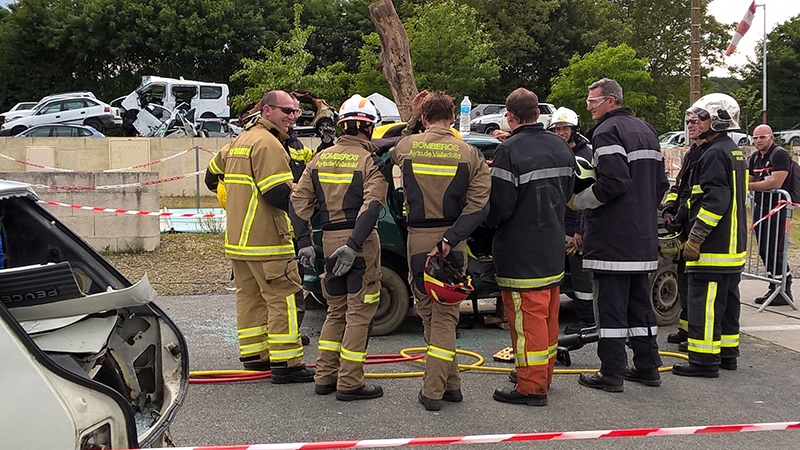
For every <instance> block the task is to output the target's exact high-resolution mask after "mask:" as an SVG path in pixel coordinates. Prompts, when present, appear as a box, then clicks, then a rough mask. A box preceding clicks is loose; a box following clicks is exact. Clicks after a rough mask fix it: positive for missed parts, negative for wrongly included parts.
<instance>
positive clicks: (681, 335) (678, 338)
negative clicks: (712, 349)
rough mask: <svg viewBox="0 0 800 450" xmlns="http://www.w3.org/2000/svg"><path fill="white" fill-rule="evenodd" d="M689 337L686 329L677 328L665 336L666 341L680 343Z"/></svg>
mask: <svg viewBox="0 0 800 450" xmlns="http://www.w3.org/2000/svg"><path fill="white" fill-rule="evenodd" d="M687 339H689V333H687V332H686V330H681V329H678V331H677V332H675V333H670V334H669V335H668V336H667V342H669V343H670V344H680V343H681V342H686V340H687Z"/></svg>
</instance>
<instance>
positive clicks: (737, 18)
mask: <svg viewBox="0 0 800 450" xmlns="http://www.w3.org/2000/svg"><path fill="white" fill-rule="evenodd" d="M752 1H753V0H713V1H712V2H711V4H710V5H709V6H708V12H709V13H710V14H711V15H713V16H714V17H716V19H717V21H718V22H721V23H733V22H735V23H739V22H741V20H742V19H743V18H744V15H745V13H746V12H747V8H749V7H750V3H752ZM763 4H766V10H767V16H766V18H767V33H769V32H770V31H772V30H773V29H774V28H775V27H776V26H777V25H780V24H782V23H784V22H786V21H787V20H789V19H791V18H792V17H795V16H797V15H798V14H800V1H798V0H756V5H763ZM763 37H764V8H761V7H757V8H756V15H755V17H754V18H753V23H752V24H751V25H750V30H748V31H747V34H745V35H744V37H743V38H742V40H740V41H739V45H738V46H737V47H736V52H735V53H734V54H733V55H731V56H729V57H727V58H726V59H725V63H726V64H727V65H728V66H741V65H744V64H745V63H747V58H748V57H749V58H750V59H755V55H756V48H755V47H756V44H757V43H758V41H759V39H762V38H763ZM758 52H759V53H760V52H761V50H760V49H759V50H758ZM767 60H769V55H767ZM711 75H712V76H727V75H728V71H727V69H714V70H712V71H711Z"/></svg>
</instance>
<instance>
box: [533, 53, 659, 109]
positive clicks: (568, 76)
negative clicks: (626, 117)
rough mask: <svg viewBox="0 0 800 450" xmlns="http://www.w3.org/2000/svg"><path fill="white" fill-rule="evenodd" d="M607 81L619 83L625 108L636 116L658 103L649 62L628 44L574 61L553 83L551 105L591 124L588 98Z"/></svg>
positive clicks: (574, 59) (576, 57) (579, 57)
mask: <svg viewBox="0 0 800 450" xmlns="http://www.w3.org/2000/svg"><path fill="white" fill-rule="evenodd" d="M604 77H605V78H613V79H615V80H617V82H619V84H620V85H621V86H622V89H623V92H624V100H623V104H624V105H625V106H629V107H631V109H633V111H634V112H635V113H639V111H641V110H643V109H645V108H647V107H649V106H652V105H655V104H656V103H657V101H658V100H657V98H656V97H655V96H654V95H653V94H652V93H651V92H652V89H653V79H652V77H651V76H650V74H649V73H648V72H647V60H646V59H644V58H637V57H636V52H635V51H634V50H633V49H632V48H631V47H629V46H628V45H627V44H620V45H617V46H614V47H611V46H609V45H608V44H606V43H605V42H603V43H601V44H600V45H598V46H597V48H595V50H594V51H592V52H590V53H587V54H586V55H583V56H577V55H576V56H573V57H572V58H571V59H570V61H569V65H568V66H567V67H565V68H564V69H562V70H561V71H560V73H559V75H558V76H556V77H555V78H554V79H553V85H552V90H551V92H550V96H549V97H548V101H550V102H551V103H554V104H556V105H563V106H566V107H568V108H571V109H573V110H574V111H575V112H577V113H578V114H579V115H580V116H581V119H582V122H583V123H585V124H589V123H591V115H590V114H589V112H588V111H587V110H586V94H587V93H588V88H589V85H590V84H592V83H593V82H595V81H597V80H599V79H601V78H604ZM639 116H640V117H642V118H643V119H644V120H649V118H648V117H646V116H642V115H641V114H640V115H639Z"/></svg>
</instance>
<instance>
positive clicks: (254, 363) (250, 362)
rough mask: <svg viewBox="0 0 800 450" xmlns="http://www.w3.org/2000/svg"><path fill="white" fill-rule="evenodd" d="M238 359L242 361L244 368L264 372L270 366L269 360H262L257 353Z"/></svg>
mask: <svg viewBox="0 0 800 450" xmlns="http://www.w3.org/2000/svg"><path fill="white" fill-rule="evenodd" d="M239 361H241V362H242V365H243V366H244V369H245V370H257V371H259V372H266V371H267V370H269V369H270V368H271V367H270V364H269V360H266V361H263V360H261V359H259V357H258V355H256V356H248V357H246V358H239Z"/></svg>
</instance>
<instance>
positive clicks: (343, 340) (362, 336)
mask: <svg viewBox="0 0 800 450" xmlns="http://www.w3.org/2000/svg"><path fill="white" fill-rule="evenodd" d="M352 233H353V230H336V231H324V232H323V233H322V249H323V252H324V253H325V274H324V275H323V276H322V290H323V293H324V294H325V299H326V300H327V301H328V314H327V315H326V316H325V323H324V324H323V325H322V330H321V331H320V334H319V348H318V352H317V371H316V374H315V375H314V382H315V384H317V385H330V384H333V383H337V389H338V390H340V391H342V390H345V391H349V390H354V389H358V388H360V387H361V386H363V385H364V363H365V362H366V361H367V333H368V331H369V323H370V321H372V318H373V316H375V311H377V309H378V303H379V302H380V289H381V270H380V268H381V247H380V240H379V238H378V232H377V231H374V230H373V231H372V234H371V235H370V237H368V238H367V239H366V240H365V241H364V245H363V251H362V252H360V253H358V254H357V255H356V260H355V262H354V263H353V267H352V268H351V269H350V271H349V272H347V273H346V274H345V275H344V276H341V277H335V276H333V274H332V273H331V270H332V269H333V265H334V263H335V262H336V260H332V259H328V258H329V257H330V255H331V254H332V253H333V252H334V251H336V249H337V248H339V247H341V246H342V245H345V244H346V243H347V239H348V238H349V237H350V235H351V234H352ZM337 380H338V382H337Z"/></svg>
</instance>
